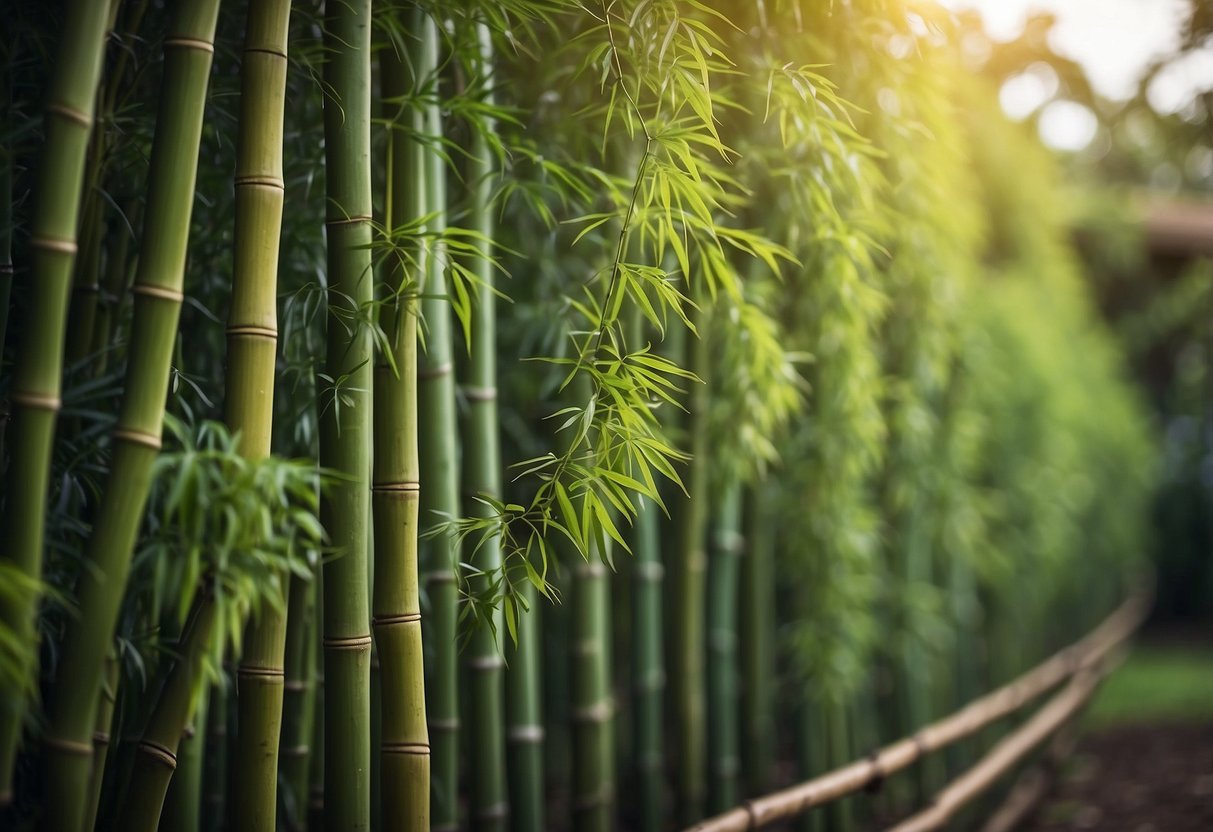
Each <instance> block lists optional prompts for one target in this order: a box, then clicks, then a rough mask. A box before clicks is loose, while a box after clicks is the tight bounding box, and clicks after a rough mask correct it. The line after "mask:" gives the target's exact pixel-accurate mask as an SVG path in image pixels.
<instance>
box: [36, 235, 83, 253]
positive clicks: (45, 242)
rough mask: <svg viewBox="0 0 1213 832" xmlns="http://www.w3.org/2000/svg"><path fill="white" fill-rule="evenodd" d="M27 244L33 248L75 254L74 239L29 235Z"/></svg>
mask: <svg viewBox="0 0 1213 832" xmlns="http://www.w3.org/2000/svg"><path fill="white" fill-rule="evenodd" d="M29 244H30V246H32V247H33V248H40V249H43V250H45V251H57V252H59V253H60V254H70V255H72V256H75V254H76V241H75V240H60V239H58V238H55V237H30V238H29Z"/></svg>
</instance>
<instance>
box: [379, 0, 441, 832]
mask: <svg viewBox="0 0 1213 832" xmlns="http://www.w3.org/2000/svg"><path fill="white" fill-rule="evenodd" d="M420 14H421V12H420V11H419V10H415V11H414V13H413V14H412V15H411V16H410V23H413V24H414V25H413V26H410V27H409V28H410V29H411V30H412V29H415V24H416V22H418V19H419V17H420ZM414 57H415V56H414ZM414 65H415V64H413V62H412V61H411V60H409V59H408V58H407V57H405V56H400V55H397V54H396V53H395V52H394V51H393V50H391V49H389V50H387V51H386V52H385V53H384V54H383V56H382V58H381V62H380V67H381V71H382V72H381V74H382V82H383V95H384V98H385V99H392V98H396V97H400V96H404V95H406V94H408V93H409V92H410V91H412V89H413V87H414V82H415V79H414V78H412V77H411V71H410V70H411V67H413V66H414ZM386 106H388V107H391V106H393V105H392V104H391V103H390V101H389V102H388V103H387V105H386ZM421 115H422V114H421V112H420V110H419V109H415V108H414V109H412V110H410V111H408V113H407V114H406V115H405V117H406V118H409V119H411V125H410V126H411V127H412V128H413V129H414V130H420V129H421V127H422V124H421ZM403 127H404V125H399V128H403ZM388 153H389V162H388V176H389V181H388V206H389V207H388V217H387V223H388V226H389V228H394V227H396V226H398V225H400V224H402V223H403V222H407V221H411V220H416V219H418V218H419V217H421V216H422V208H423V205H424V202H425V199H424V187H425V171H424V162H425V159H424V155H423V154H422V153H421V152H420V147H419V145H418V142H417V140H416V138H415V137H414V136H412V135H410V134H409V133H408V132H407V131H405V130H404V129H393V130H392V132H391V135H390V137H389V145H388ZM419 272H420V270H419V269H406V268H404V267H403V266H397V268H395V269H393V271H392V274H391V276H390V277H389V281H390V283H389V285H390V287H391V289H392V290H393V291H394V292H396V299H395V302H394V303H389V304H387V305H386V306H385V307H384V309H383V311H382V312H381V314H380V322H381V327H382V329H383V331H384V335H385V337H386V339H387V343H388V344H389V345H390V357H391V362H390V363H389V361H388V358H389V356H388V355H387V354H384V355H382V356H381V357H380V360H379V363H378V364H377V366H376V368H375V403H374V404H375V440H374V445H375V461H374V478H373V484H372V498H371V499H372V509H373V514H374V518H375V592H374V609H373V612H374V616H375V617H374V625H375V647H376V650H377V654H378V657H379V664H380V684H381V697H380V708H381V731H380V737H379V758H380V771H381V775H380V777H381V783H380V791H379V797H380V803H379V807H380V808H379V817H380V820H381V823H382V824H383V826H384V828H387V829H394V830H402V832H427V830H428V829H429V826H430V739H429V731H428V729H427V727H426V720H425V676H424V655H423V652H422V640H421V639H422V628H421V597H420V579H419V574H418V568H417V530H418V521H419V518H418V506H419V501H420V496H421V486H420V482H419V478H420V474H419V467H420V466H419V462H418V451H417V314H418V310H417V297H418V294H419V290H420V285H421V274H420V273H419Z"/></svg>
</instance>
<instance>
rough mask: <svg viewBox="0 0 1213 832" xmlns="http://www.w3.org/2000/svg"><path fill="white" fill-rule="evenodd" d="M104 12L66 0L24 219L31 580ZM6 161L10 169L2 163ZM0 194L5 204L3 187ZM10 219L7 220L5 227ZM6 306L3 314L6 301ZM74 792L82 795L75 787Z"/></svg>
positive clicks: (29, 672)
mask: <svg viewBox="0 0 1213 832" xmlns="http://www.w3.org/2000/svg"><path fill="white" fill-rule="evenodd" d="M108 11H109V9H108V4H107V3H103V2H99V0H72V2H70V3H69V4H68V6H67V9H66V16H65V18H64V25H63V36H62V38H61V39H60V41H59V48H58V53H57V58H56V62H55V71H54V73H53V75H52V77H51V81H50V86H49V90H48V93H47V99H46V107H45V118H44V135H43V152H42V159H41V161H40V167H39V175H38V183H37V186H36V187H37V192H36V194H35V197H34V213H33V218H32V220H31V222H30V239H29V247H30V251H31V255H32V256H31V267H32V268H31V276H30V287H31V295H30V301H29V309H28V313H27V320H26V323H25V327H24V330H23V332H22V337H21V344H20V345H19V347H18V350H17V360H16V366H15V367H14V370H13V382H12V389H11V390H10V392H9V400H10V403H11V406H12V423H11V425H10V426H9V428H8V431H9V436H8V441H7V444H8V446H9V447H10V448H11V449H12V458H11V460H10V462H9V468H8V487H7V489H6V491H5V495H6V499H5V503H4V514H3V516H0V540H3V541H4V551H3V555H0V557H4V558H5V559H6V560H9V561H11V562H12V563H13V564H14V565H15V566H16V567H17V568H19V569H20V570H21V571H22V572H24V573H25V574H26V575H28V576H29V577H31V578H35V579H37V578H41V575H42V538H43V525H44V523H45V522H46V492H47V487H48V485H49V478H50V465H51V445H52V443H53V441H54V435H55V418H56V416H57V414H58V412H59V404H60V403H59V394H60V386H61V377H62V373H63V350H64V335H65V332H64V330H65V326H66V323H67V305H68V296H69V293H70V291H71V279H72V264H73V262H74V260H75V256H76V223H77V218H78V216H79V210H80V189H81V186H82V184H83V181H84V162H85V155H86V153H87V150H88V143H89V134H90V133H91V131H92V127H93V109H94V104H95V99H96V95H97V84H98V82H99V80H100V77H101V59H102V56H103V55H104V51H105V31H106V24H107V22H108V18H109V15H108ZM6 158H7V154H6ZM5 168H6V170H8V168H9V166H8V164H7V163H6V164H5ZM6 177H7V174H6ZM6 181H7V179H6ZM4 200H5V210H6V211H7V210H8V209H9V198H8V195H7V194H5V195H4ZM9 225H10V223H8V222H6V223H5V226H6V231H5V233H6V235H7V234H8V233H9V232H8V231H7V227H8V226H9ZM5 260H6V261H7V260H8V258H7V257H6V258H5ZM11 277H12V269H11V265H10V268H9V269H8V270H7V271H6V273H5V275H4V280H5V283H6V285H7V284H8V282H9V281H11ZM6 300H7V299H6ZM5 310H6V313H7V302H6V303H5ZM2 343H3V342H0V344H2ZM36 610H37V598H36V597H34V595H33V593H28V594H27V595H26V596H25V597H21V598H19V599H14V601H13V602H12V603H4V604H0V620H2V621H3V623H4V624H5V625H7V626H8V627H10V628H11V629H12V631H13V632H15V633H16V634H17V637H18V638H19V639H20V640H21V643H23V644H26V645H32V644H33V642H34V616H35V613H36ZM103 656H104V649H103V651H102V657H103ZM25 658H26V659H27V662H26V666H24V667H22V669H21V676H22V677H23V679H25V680H27V681H28V682H29V684H23V685H21V686H20V687H18V688H16V689H13V690H6V691H3V692H2V693H0V806H4V805H7V804H8V803H9V802H10V801H11V800H12V778H13V763H14V760H15V759H16V754H17V745H18V743H19V741H20V738H21V727H22V724H23V722H24V717H25V696H26V694H27V692H28V691H29V690H30V689H32V687H33V685H32V681H33V678H34V675H35V668H34V661H35V660H36V658H37V650H36V649H32V648H31V649H30V650H28V651H27V652H26V653H25ZM100 658H101V657H98V660H100ZM99 670H100V667H99V666H98V671H99ZM94 678H95V677H94ZM88 716H89V719H88V724H87V730H86V731H85V732H84V733H85V735H86V737H87V735H88V734H90V733H91V732H92V728H93V723H92V713H91V712H90V713H89V715H88ZM81 747H82V748H87V750H86V751H82V752H80V753H81V754H82V755H84V756H85V759H86V760H87V759H88V758H89V757H91V755H92V746H91V744H89V743H87V742H82V743H81ZM86 769H87V766H86ZM85 787H86V788H87V783H86V784H85ZM79 800H80V802H81V803H82V804H83V803H84V802H85V797H84V792H83V791H82V792H80V793H79ZM82 811H83V806H81V812H82Z"/></svg>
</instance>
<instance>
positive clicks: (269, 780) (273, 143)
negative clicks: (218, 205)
mask: <svg viewBox="0 0 1213 832" xmlns="http://www.w3.org/2000/svg"><path fill="white" fill-rule="evenodd" d="M290 14H291V2H290V0H251V2H250V3H249V7H248V19H247V24H246V28H245V36H244V59H243V60H244V63H243V65H242V66H241V69H240V126H239V129H240V133H239V143H238V146H237V152H236V176H235V191H236V230H235V256H234V258H233V264H232V266H233V268H232V307H231V313H230V314H229V316H228V327H227V375H226V381H227V398H226V421H227V425H228V427H229V428H230V429H231V430H232V432H233V433H238V434H239V436H240V453H241V455H243V456H244V457H246V458H248V459H261V458H264V457H265V456H266V455H268V454H269V451H270V439H271V435H272V432H273V404H274V361H275V357H276V356H275V352H276V349H277V345H278V310H277V294H278V246H279V241H280V239H281V234H282V203H283V181H282V123H283V112H284V107H285V99H286V69H287V61H286V48H287V30H288V28H289V24H290ZM279 580H280V581H283V582H285V580H286V576H280V577H279ZM285 650H286V614H285V610H284V611H282V612H279V611H278V610H275V609H273V608H271V607H268V606H267V607H265V608H264V609H263V610H262V612H261V615H260V616H259V617H257V618H255V619H254V620H252V621H251V622H250V623H249V633H248V636H247V638H246V641H245V648H244V653H243V655H242V656H241V658H240V666H239V670H238V671H237V684H236V705H237V719H236V725H237V729H236V742H235V755H234V758H233V764H234V776H233V778H232V795H231V801H230V810H231V814H230V816H229V819H228V826H229V828H231V829H236V830H249V832H255V831H257V830H267V831H268V832H272V830H273V829H274V828H275V824H276V819H277V809H278V806H277V787H278V743H279V736H280V734H281V730H282V697H283V682H284V678H285V677H284V672H285V671H284V663H285V655H284V653H285Z"/></svg>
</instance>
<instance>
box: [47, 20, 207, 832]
mask: <svg viewBox="0 0 1213 832" xmlns="http://www.w3.org/2000/svg"><path fill="white" fill-rule="evenodd" d="M218 16H219V0H188V2H182V3H180V4H179V5H178V6H177V8H176V14H175V19H174V21H173V24H172V28H171V29H170V33H169V35H168V37H166V38H165V41H164V53H165V58H164V76H163V77H164V80H163V82H162V89H163V90H164V94H163V95H161V97H160V111H159V115H158V118H157V123H156V136H155V139H154V142H153V145H152V156H151V165H150V171H149V177H148V197H147V208H146V210H145V212H144V225H143V238H142V245H141V251H140V255H139V262H138V269H137V272H136V276H135V285H134V287H133V288H132V293H133V294H134V296H135V308H134V312H133V317H132V325H131V340H130V349H129V355H130V361H129V363H128V366H127V371H126V383H125V388H124V393H123V398H122V406H121V411H120V414H119V417H118V424H117V426H116V427H115V428H114V430H113V432H112V437H113V445H112V448H113V451H112V457H111V462H110V473H109V477H108V479H107V482H106V485H105V488H104V490H103V492H102V493H103V495H104V496H103V497H102V500H101V503H100V505H99V506H98V510H97V513H96V518H97V522H96V526H95V527H94V529H93V533H92V536H91V537H90V538H89V541H88V546H87V565H86V566H85V567H84V568H82V569H81V570H80V578H79V580H78V583H77V587H76V597H77V599H78V603H79V612H78V614H77V615H76V616H75V617H73V618H71V619H70V621H69V623H68V625H67V629H66V632H65V633H64V637H63V643H62V647H61V649H60V654H59V655H60V659H59V667H58V672H57V676H56V680H55V683H54V685H53V687H52V691H53V695H52V697H51V701H50V703H49V709H48V711H49V713H48V725H47V730H46V734H45V739H44V741H43V744H44V756H45V760H46V767H47V768H46V776H47V801H46V811H45V813H44V816H43V824H44V828H45V829H48V830H55V832H59V830H65V832H66V831H67V830H70V832H79V829H80V827H81V822H82V817H83V814H84V811H85V807H86V806H87V804H88V800H87V797H86V795H87V791H88V788H89V780H90V769H91V767H92V766H91V761H92V743H91V742H90V739H91V737H92V733H93V729H94V722H95V718H96V709H97V700H98V692H99V689H100V687H101V675H102V667H103V665H104V663H105V657H106V656H107V655H108V653H109V646H110V641H111V639H112V638H113V633H114V626H115V624H116V622H117V617H118V609H119V605H120V604H121V602H122V595H123V589H124V588H125V586H126V577H127V573H128V571H129V568H130V559H131V552H132V550H133V549H134V544H135V538H136V535H137V533H138V530H139V524H140V520H141V518H142V515H143V508H144V505H145V503H146V501H147V495H148V491H149V489H150V486H151V472H152V466H153V463H154V462H155V459H156V456H157V454H158V453H159V450H160V437H161V430H162V428H163V420H164V406H165V404H164V403H165V399H166V397H167V394H168V376H169V366H170V362H171V359H172V352H173V342H174V339H175V338H176V334H177V319H178V315H179V313H180V309H181V300H182V284H183V280H184V275H185V257H186V250H187V246H188V241H189V227H190V214H191V211H192V209H193V203H194V186H195V178H196V173H197V167H198V147H199V142H200V138H201V133H202V115H203V108H204V105H205V103H206V91H207V84H208V81H209V78H210V69H211V58H212V55H213V51H214V47H213V46H212V43H213V40H214V35H215V25H216V21H217V19H218ZM65 288H66V287H65ZM179 730H180V725H178V731H179Z"/></svg>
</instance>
